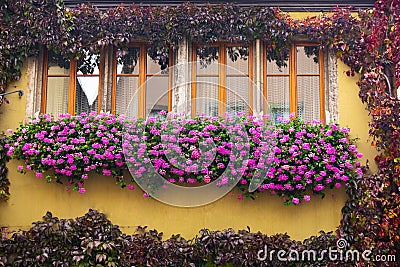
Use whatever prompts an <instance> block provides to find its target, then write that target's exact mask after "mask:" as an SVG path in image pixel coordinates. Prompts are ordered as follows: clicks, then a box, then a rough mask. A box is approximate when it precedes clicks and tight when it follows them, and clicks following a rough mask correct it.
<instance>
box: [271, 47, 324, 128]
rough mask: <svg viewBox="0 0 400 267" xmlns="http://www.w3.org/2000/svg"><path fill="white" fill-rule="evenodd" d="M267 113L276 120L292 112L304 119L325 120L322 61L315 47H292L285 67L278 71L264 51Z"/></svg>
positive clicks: (320, 53) (320, 52)
mask: <svg viewBox="0 0 400 267" xmlns="http://www.w3.org/2000/svg"><path fill="white" fill-rule="evenodd" d="M263 58H264V70H265V71H264V73H265V75H264V95H265V97H266V99H267V113H268V114H269V115H270V116H271V118H272V119H273V120H275V121H277V119H278V117H289V114H290V113H293V112H294V113H295V114H296V115H297V116H299V117H300V118H302V119H305V120H314V119H317V120H325V106H324V58H323V54H322V51H320V50H319V48H318V46H315V45H312V44H293V45H292V46H291V50H290V55H289V59H288V61H287V62H286V63H287V66H286V67H282V68H278V67H277V66H276V64H275V62H269V61H268V60H267V59H266V54H265V52H264V57H263Z"/></svg>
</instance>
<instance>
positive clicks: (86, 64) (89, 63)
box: [77, 52, 100, 75]
mask: <svg viewBox="0 0 400 267" xmlns="http://www.w3.org/2000/svg"><path fill="white" fill-rule="evenodd" d="M77 64H78V66H77V67H78V71H77V74H78V75H87V74H95V75H99V73H100V71H99V65H100V55H94V54H90V53H89V52H87V53H86V55H85V60H84V61H83V60H79V61H78V63H77Z"/></svg>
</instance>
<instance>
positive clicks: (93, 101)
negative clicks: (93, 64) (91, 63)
mask: <svg viewBox="0 0 400 267" xmlns="http://www.w3.org/2000/svg"><path fill="white" fill-rule="evenodd" d="M98 95H99V77H98V76H82V77H78V78H77V81H76V108H75V113H76V114H80V113H82V112H87V113H88V112H92V111H96V112H97V110H98Z"/></svg>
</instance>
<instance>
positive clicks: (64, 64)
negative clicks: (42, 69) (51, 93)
mask: <svg viewBox="0 0 400 267" xmlns="http://www.w3.org/2000/svg"><path fill="white" fill-rule="evenodd" d="M69 69H70V60H69V59H63V58H62V57H61V56H60V55H57V54H54V53H53V52H51V51H49V52H48V74H49V75H52V76H53V75H54V76H57V75H66V74H67V75H69Z"/></svg>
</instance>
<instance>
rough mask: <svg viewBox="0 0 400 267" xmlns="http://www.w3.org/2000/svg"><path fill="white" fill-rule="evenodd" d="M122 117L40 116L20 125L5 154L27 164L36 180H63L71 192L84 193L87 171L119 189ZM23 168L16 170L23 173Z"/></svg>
mask: <svg viewBox="0 0 400 267" xmlns="http://www.w3.org/2000/svg"><path fill="white" fill-rule="evenodd" d="M123 121H124V118H123V117H122V116H121V117H118V118H117V117H115V116H114V115H111V114H108V113H101V114H96V113H90V114H85V113H82V114H80V115H79V116H71V115H69V114H62V115H60V116H59V117H58V118H56V119H55V118H53V117H52V116H50V115H47V114H43V115H40V116H39V117H38V118H35V119H33V120H31V121H30V122H28V123H26V124H21V125H20V128H19V129H18V131H16V132H14V134H13V135H12V136H11V139H12V140H13V142H12V143H13V145H12V146H9V150H8V153H9V154H10V155H13V156H14V157H15V158H18V159H22V160H24V161H25V163H26V170H34V171H35V172H36V177H38V178H42V177H43V176H44V174H45V173H46V178H47V180H48V181H49V182H50V181H52V180H53V178H54V179H55V180H56V181H58V182H59V181H60V178H61V177H66V178H67V180H68V184H69V185H70V186H73V189H74V190H77V191H78V192H79V193H84V192H85V191H86V190H85V188H84V182H85V180H87V179H88V177H89V174H90V172H97V173H100V174H103V175H106V176H113V177H115V178H117V180H118V182H120V183H121V186H126V182H125V181H124V180H123V179H122V171H123V168H124V167H125V161H124V157H123V154H122V149H121V140H122V139H121V138H122V126H121V125H122V123H123ZM26 170H25V169H24V168H23V167H22V166H19V167H18V171H20V172H25V171H26Z"/></svg>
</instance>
